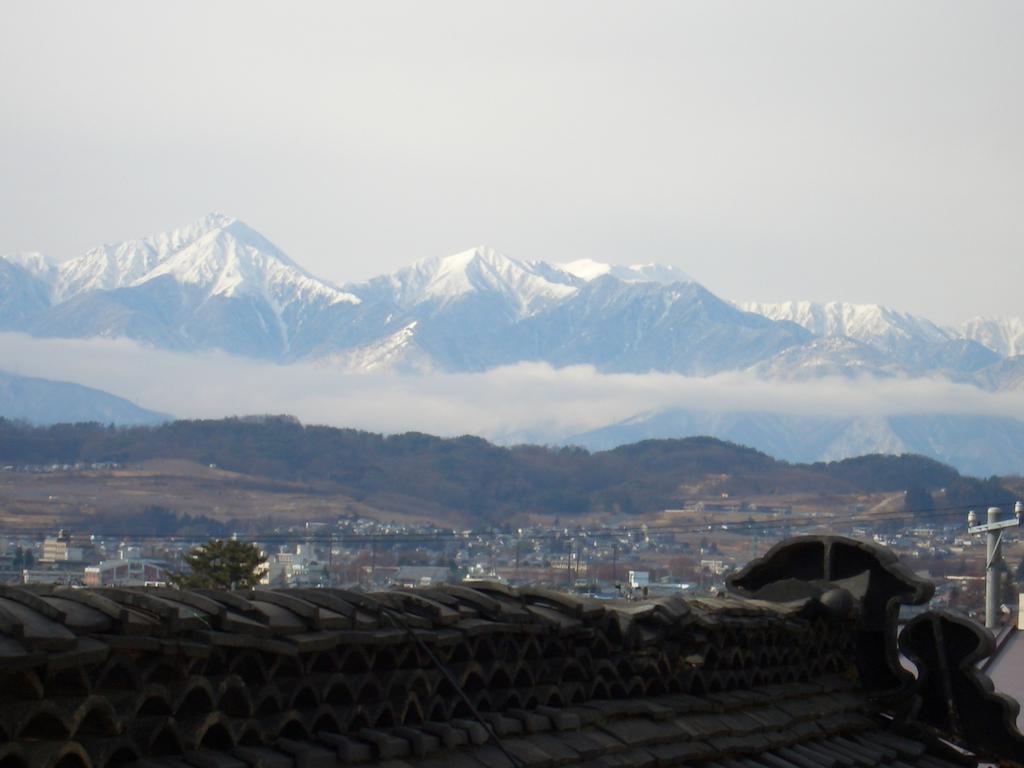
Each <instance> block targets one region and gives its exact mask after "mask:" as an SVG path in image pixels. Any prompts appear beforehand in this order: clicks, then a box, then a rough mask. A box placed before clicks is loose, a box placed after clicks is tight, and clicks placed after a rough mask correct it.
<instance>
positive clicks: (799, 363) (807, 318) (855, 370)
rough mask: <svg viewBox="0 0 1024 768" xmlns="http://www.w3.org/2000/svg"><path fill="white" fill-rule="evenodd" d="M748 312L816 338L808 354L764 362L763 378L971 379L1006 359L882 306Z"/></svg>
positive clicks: (795, 305)
mask: <svg viewBox="0 0 1024 768" xmlns="http://www.w3.org/2000/svg"><path fill="white" fill-rule="evenodd" d="M741 306H742V307H743V308H744V309H746V310H747V311H749V312H756V313H757V314H759V315H763V316H765V317H768V318H771V319H773V320H785V321H789V322H793V323H796V324H798V325H800V326H802V327H803V328H806V329H807V330H808V331H810V332H811V333H812V334H814V337H815V339H814V341H813V342H811V344H810V345H808V346H807V347H805V348H803V349H799V348H794V349H788V350H785V351H784V352H783V353H782V354H781V355H779V356H776V358H774V359H772V360H766V361H764V362H763V363H760V364H759V365H758V366H757V368H758V371H759V372H760V373H762V374H764V375H769V376H774V375H781V376H782V377H783V378H793V377H798V378H807V377H813V376H816V375H817V376H821V375H833V374H839V375H852V374H863V373H868V374H872V375H910V376H920V375H925V374H935V373H938V374H942V375H946V376H950V377H952V378H956V379H964V378H970V377H971V376H973V375H975V374H977V373H978V372H979V371H981V370H983V369H984V368H986V367H988V366H990V365H994V364H996V363H997V362H999V360H1000V359H1001V356H1000V355H999V354H998V353H997V352H995V351H993V350H992V349H990V348H988V347H987V346H986V345H984V344H983V343H979V341H975V340H974V338H972V337H967V336H964V335H962V334H960V333H957V332H956V331H953V330H950V329H947V328H942V327H940V326H938V325H936V324H935V323H933V322H931V321H930V320H928V319H926V318H923V317H919V316H916V315H911V314H908V313H906V312H899V311H897V310H894V309H891V308H889V307H883V306H881V305H878V304H850V303H847V302H841V301H832V302H827V303H817V302H811V301H787V302H782V303H776V304H762V303H757V302H748V303H745V304H742V305H741Z"/></svg>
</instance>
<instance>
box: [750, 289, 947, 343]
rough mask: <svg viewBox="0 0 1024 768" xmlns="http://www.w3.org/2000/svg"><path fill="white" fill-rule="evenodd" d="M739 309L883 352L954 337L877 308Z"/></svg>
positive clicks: (804, 305) (803, 305)
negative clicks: (860, 343)
mask: <svg viewBox="0 0 1024 768" xmlns="http://www.w3.org/2000/svg"><path fill="white" fill-rule="evenodd" d="M740 306H741V307H742V308H743V309H745V310H746V311H748V312H756V313H757V314H759V315H764V316H765V317H769V318H771V319H772V320H788V321H789V322H791V323H796V324H797V325H801V326H803V327H804V328H806V329H807V330H808V331H810V332H811V333H813V334H814V335H815V336H827V337H834V336H845V337H846V338H849V339H853V340H854V341H859V342H862V343H865V344H870V345H871V346H872V347H874V348H875V349H879V350H881V351H883V352H890V353H892V352H895V353H900V352H904V351H906V350H907V349H909V348H912V347H916V346H921V345H928V344H941V343H943V342H946V341H949V340H950V339H952V338H954V337H955V334H953V333H952V332H950V331H946V330H943V329H942V328H940V327H939V326H937V325H936V324H935V323H933V322H931V321H930V320H926V319H925V318H923V317H917V316H915V315H910V314H907V313H906V312H898V311H896V310H894V309H890V308H888V307H883V306H880V305H878V304H849V303H846V302H842V301H830V302H827V303H817V302H813V301H786V302H782V303H778V304H762V303H758V302H748V303H745V304H741V305H740Z"/></svg>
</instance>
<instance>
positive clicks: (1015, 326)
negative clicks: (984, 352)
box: [960, 317, 1024, 357]
mask: <svg viewBox="0 0 1024 768" xmlns="http://www.w3.org/2000/svg"><path fill="white" fill-rule="evenodd" d="M960 334H961V335H962V336H963V337H964V338H966V339H971V340H972V341H976V342H978V343H979V344H982V345H984V346H986V347H988V348H989V349H991V350H992V351H993V352H996V353H997V354H999V355H1002V356H1003V357H1014V356H1016V355H1024V318H1021V317H972V318H971V319H970V320H968V321H967V322H965V323H964V324H963V325H961V326H960Z"/></svg>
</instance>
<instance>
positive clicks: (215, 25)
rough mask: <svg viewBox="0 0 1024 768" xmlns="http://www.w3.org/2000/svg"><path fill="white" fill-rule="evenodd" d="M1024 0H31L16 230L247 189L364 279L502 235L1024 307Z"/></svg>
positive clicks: (7, 145) (50, 240) (26, 15)
mask: <svg viewBox="0 0 1024 768" xmlns="http://www.w3.org/2000/svg"><path fill="white" fill-rule="evenodd" d="M1022 33H1024V3H1020V2H1016V1H1013V2H1006V3H990V2H956V3H947V2H938V1H936V0H924V1H922V2H900V3H893V2H891V0H890V1H887V2H877V3H876V2H864V0H857V1H856V2H849V3H844V2H827V3H826V2H820V0H810V1H809V2H799V3H798V2H781V1H777V2H771V3H759V2H750V3H736V4H734V3H728V2H713V3H712V2H708V3H701V4H696V3H693V4H685V3H681V2H671V3H658V2H644V3H627V2H619V3H603V2H597V0H583V1H581V2H551V1H550V0H545V1H544V2H536V3H531V2H523V1H521V0H520V1H517V2H514V3H512V2H509V3H504V4H499V3H491V2H477V1H474V2H465V3H461V2H431V3H422V2H411V3H408V4H406V3H386V2H376V1H375V2H358V3H355V2H353V3H336V2H331V3H323V4H320V3H311V2H310V3H283V2H282V3H256V2H252V1H251V0H246V1H245V2H196V3H191V2H182V1H181V0H178V1H176V2H173V3H166V2H160V3H157V2H140V1H139V0H131V1H130V2H123V3H113V2H106V3H102V2H90V3H81V2H67V3H53V2H39V1H38V0H37V1H35V2H23V3H13V2H11V3H5V4H4V8H3V13H2V14H0V251H5V252H6V251H15V250H42V251H44V252H46V253H48V254H50V255H52V256H54V257H55V258H58V259H61V258H67V257H69V256H73V255H77V254H79V253H81V252H82V251H84V250H85V249H86V248H88V247H89V246H91V245H95V244H97V243H100V242H109V241H114V240H122V239H127V238H130V237H137V236H142V235H145V234H150V233H153V232H157V231H161V230H165V229H169V228H171V227H173V226H176V225H180V224H183V223H186V222H188V221H190V220H192V219H195V218H198V217H199V216H201V215H202V214H204V213H206V212H208V211H210V210H219V211H222V212H224V213H228V214H231V215H234V216H238V217H239V218H242V219H244V220H245V221H247V222H248V223H249V224H251V225H252V226H254V227H255V228H256V229H259V230H260V231H262V232H263V233H264V234H266V235H267V236H268V237H269V238H270V239H272V240H274V241H275V242H276V243H277V244H278V245H280V246H281V247H282V248H283V249H284V250H285V251H286V252H288V253H289V254H290V255H291V256H292V257H293V258H294V259H295V260H296V261H298V262H299V263H300V264H302V265H303V266H305V267H307V268H308V269H309V270H310V271H312V272H314V273H316V274H319V275H321V276H323V277H326V278H328V279H331V280H334V281H336V282H344V281H347V280H353V279H362V278H365V277H368V276H371V275H373V274H377V273H380V272H383V271H389V270H392V269H395V268H397V267H400V266H403V265H405V264H407V263H409V262H410V261H412V260H414V259H417V258H421V257H424V256H431V255H441V254H446V253H450V252H455V251H458V250H461V249H464V248H466V247H469V246H471V245H475V244H480V243H486V244H489V245H492V246H494V247H496V248H498V249H500V250H502V251H504V252H506V253H508V254H509V255H511V256H514V257H517V258H524V259H532V258H541V259H547V260H569V259H574V258H581V257H590V258H595V259H598V260H604V261H612V262H620V263H630V262H636V261H652V260H653V261H661V262H664V263H671V264H675V265H678V266H680V267H682V268H683V269H685V270H686V271H687V272H689V273H690V274H691V275H693V276H694V277H695V278H696V279H698V280H700V281H701V282H703V283H704V284H705V285H707V286H708V287H709V288H711V289H712V290H714V291H716V292H717V293H719V294H720V295H722V296H724V297H725V298H729V299H734V300H748V299H757V300H769V301H770V300H781V299H786V298H811V299H818V300H830V299H844V300H848V301H862V302H867V301H871V302H881V303H886V304H890V305H893V306H896V307H897V308H901V309H905V310H909V311H913V312H918V313H923V314H926V315H928V316H930V317H932V318H933V319H935V320H938V321H941V322H948V323H953V322H958V321H960V320H962V319H964V318H966V317H968V316H971V315H974V314H1001V315H1021V314H1024V308H1022V303H1024V297H1022V295H1021V293H1022V290H1021V289H1022V286H1024V248H1022V246H1024V45H1021V42H1020V41H1021V38H1022Z"/></svg>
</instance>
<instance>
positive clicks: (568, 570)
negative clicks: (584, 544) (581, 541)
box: [565, 539, 576, 592]
mask: <svg viewBox="0 0 1024 768" xmlns="http://www.w3.org/2000/svg"><path fill="white" fill-rule="evenodd" d="M575 546H576V540H575V539H570V540H569V557H567V558H566V559H565V582H566V586H567V587H568V589H569V591H570V592H572V551H573V549H574V548H575Z"/></svg>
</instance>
